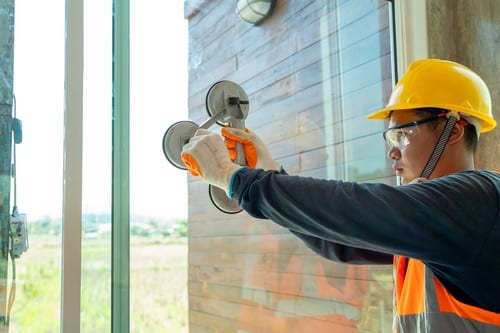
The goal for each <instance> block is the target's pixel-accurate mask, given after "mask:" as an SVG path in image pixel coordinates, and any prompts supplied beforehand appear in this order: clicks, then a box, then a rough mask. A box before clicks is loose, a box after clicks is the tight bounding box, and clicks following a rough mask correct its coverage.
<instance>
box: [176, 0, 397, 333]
mask: <svg viewBox="0 0 500 333" xmlns="http://www.w3.org/2000/svg"><path fill="white" fill-rule="evenodd" d="M234 7H235V3H234V1H208V0H207V1H202V0H201V1H200V0H198V1H195V0H193V1H189V0H188V1H186V2H185V15H186V18H187V19H188V20H189V118H190V119H191V120H193V121H196V122H198V123H201V122H203V121H204V120H205V119H207V117H208V115H207V113H206V110H205V97H206V93H207V91H208V89H209V88H210V86H211V85H212V84H214V83H215V82H217V81H220V80H231V81H234V82H236V83H238V84H240V85H241V86H242V87H243V89H244V90H245V91H246V92H247V94H248V95H249V99H250V113H249V115H248V118H247V120H246V125H247V127H248V128H251V129H252V130H254V131H255V132H257V133H258V134H259V135H260V136H261V138H262V139H263V140H264V141H265V142H266V143H267V144H268V145H269V149H270V150H271V152H272V153H273V156H275V157H276V158H277V159H279V160H280V162H281V163H282V164H283V166H284V167H285V169H286V170H287V171H288V172H289V173H292V174H300V175H307V176H315V177H321V178H332V177H336V178H342V179H345V180H356V181H384V182H387V183H394V180H395V178H394V176H393V175H392V174H391V171H390V168H389V167H388V165H387V162H386V158H385V147H384V144H383V142H382V139H381V137H380V132H381V131H382V129H383V127H384V124H383V122H372V121H368V120H366V119H365V117H366V114H368V113H369V112H371V111H373V110H376V109H377V108H380V107H382V106H383V105H384V102H385V101H386V100H387V97H388V95H389V93H390V90H391V87H392V84H393V83H392V70H391V68H392V64H391V57H392V55H391V43H390V27H389V19H390V16H389V8H388V4H387V2H386V1H384V0H379V1H373V0H351V1H314V0H307V1H306V0H304V1H278V2H277V7H276V8H275V11H274V13H273V15H272V17H270V18H269V19H268V20H267V21H265V22H264V23H263V24H262V25H260V26H252V25H249V24H248V23H245V22H243V21H242V20H240V19H239V18H238V17H237V15H236V14H235V8H234ZM212 129H213V130H214V131H220V128H217V126H214V127H213V128H212ZM391 274H392V273H391V269H390V268H388V267H371V266H353V265H342V264H336V263H333V262H331V261H328V260H326V259H323V258H320V257H319V256H317V255H315V254H313V253H312V252H311V251H310V250H308V249H307V248H306V247H305V246H304V245H303V244H302V243H301V241H299V240H297V239H296V238H294V237H293V236H292V235H291V234H290V233H289V232H288V231H287V230H285V229H283V228H281V227H279V226H277V225H275V224H273V223H272V222H269V221H265V220H255V219H252V218H250V217H249V216H248V215H247V214H246V213H244V212H243V213H239V214H234V215H228V214H224V213H221V212H219V211H218V210H217V209H216V208H215V207H214V206H212V204H211V202H210V199H209V197H208V187H207V186H206V185H205V184H204V183H203V182H201V181H200V180H198V179H196V178H193V177H190V178H189V309H190V310H189V328H190V332H191V333H205V332H266V333H271V332H287V333H290V332H291V333H294V332H387V331H389V330H390V327H391V320H392V319H391V317H392V308H391V306H392V275H391Z"/></svg>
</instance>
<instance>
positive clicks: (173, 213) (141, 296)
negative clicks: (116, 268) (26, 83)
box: [130, 0, 188, 333]
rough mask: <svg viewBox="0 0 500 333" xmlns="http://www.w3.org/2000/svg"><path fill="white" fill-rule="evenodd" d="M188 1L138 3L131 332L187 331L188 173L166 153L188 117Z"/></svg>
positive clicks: (133, 35)
mask: <svg viewBox="0 0 500 333" xmlns="http://www.w3.org/2000/svg"><path fill="white" fill-rule="evenodd" d="M183 8H184V7H183V2H182V1H156V0H133V1H131V2H130V13H131V14H130V124H131V125H130V214H131V215H130V243H131V247H130V328H131V332H139V331H141V332H172V333H180V332H187V313H188V311H187V237H186V236H187V234H186V231H187V230H186V227H187V222H186V221H187V173H186V172H185V171H183V170H180V169H177V168H173V167H172V166H171V165H170V164H169V163H168V162H167V160H166V158H165V156H164V155H163V151H162V139H163V135H164V132H165V130H166V129H167V128H168V126H170V124H172V123H174V122H176V121H180V120H186V119H187V102H186V100H187V97H186V95H187V21H186V20H185V19H184V15H183Z"/></svg>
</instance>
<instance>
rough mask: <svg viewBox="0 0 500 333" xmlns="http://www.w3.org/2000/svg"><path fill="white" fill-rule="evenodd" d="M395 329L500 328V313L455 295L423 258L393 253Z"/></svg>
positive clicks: (431, 331)
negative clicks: (465, 301)
mask: <svg viewBox="0 0 500 333" xmlns="http://www.w3.org/2000/svg"><path fill="white" fill-rule="evenodd" d="M394 275H395V277H394V278H395V288H394V289H395V290H394V293H395V295H394V296H395V297H394V303H395V304H394V309H395V318H394V326H395V327H394V331H395V332H398V333H407V332H411V333H416V332H425V333H434V332H435V333H448V332H460V333H462V332H465V333H468V332H477V333H479V332H481V333H483V332H484V333H490V332H491V333H493V332H495V333H499V332H500V313H496V312H491V311H487V310H484V309H481V308H478V307H476V306H471V305H468V304H465V303H462V302H460V301H459V300H457V299H455V298H454V297H453V296H452V295H451V294H450V293H449V292H448V291H447V290H446V289H445V287H444V286H443V285H442V284H441V282H439V280H438V279H437V278H436V276H435V275H434V274H433V273H432V271H431V270H430V269H429V268H428V267H426V266H425V265H424V263H423V262H421V261H419V260H416V259H409V258H406V257H400V256H394Z"/></svg>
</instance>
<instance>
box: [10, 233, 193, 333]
mask: <svg viewBox="0 0 500 333" xmlns="http://www.w3.org/2000/svg"><path fill="white" fill-rule="evenodd" d="M29 243H30V244H29V246H30V248H29V249H28V251H27V252H26V253H24V254H23V255H22V256H21V258H19V259H17V260H16V262H15V264H16V284H15V298H14V302H13V304H12V308H11V314H10V326H9V330H10V332H26V333H30V332H33V333H45V332H47V333H48V332H59V331H60V299H61V239H60V237H59V236H47V235H44V236H36V235H30V240H29ZM9 270H10V273H12V269H11V267H9ZM11 278H12V274H11ZM10 282H11V280H10V281H9V285H10V286H12V284H11V283H10ZM187 318H188V302H187V240H186V239H185V238H181V239H169V238H166V237H132V238H131V249H130V332H134V333H135V332H166V333H169V332H172V333H183V332H187V331H188V329H187V325H188V323H187ZM110 331H111V244H110V237H109V236H107V237H106V236H104V237H103V236H101V237H100V238H95V239H84V241H83V243H82V290H81V332H89V333H90V332H92V333H100V332H103V333H105V332H110Z"/></svg>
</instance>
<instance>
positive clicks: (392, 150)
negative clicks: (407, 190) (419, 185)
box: [384, 110, 440, 185]
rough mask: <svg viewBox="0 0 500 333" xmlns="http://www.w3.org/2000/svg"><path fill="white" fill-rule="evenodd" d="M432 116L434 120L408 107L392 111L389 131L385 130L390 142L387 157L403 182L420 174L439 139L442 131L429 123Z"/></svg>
mask: <svg viewBox="0 0 500 333" xmlns="http://www.w3.org/2000/svg"><path fill="white" fill-rule="evenodd" d="M430 118H434V119H435V117H428V118H422V117H421V116H419V115H417V113H416V112H412V111H408V110H405V111H394V112H392V114H391V117H390V119H389V126H388V130H387V131H386V132H385V133H384V137H385V139H386V142H387V143H388V144H389V150H388V152H387V158H388V159H390V160H391V161H392V168H393V169H394V170H395V171H396V175H397V176H398V177H400V180H401V184H403V185H406V184H408V183H410V182H411V181H412V180H414V179H415V178H418V177H420V175H421V173H422V171H423V170H424V167H425V165H426V163H427V160H428V159H429V157H430V155H431V153H432V150H433V149H434V146H435V145H436V143H437V141H438V137H439V131H438V130H436V129H435V128H434V127H433V126H431V125H429V122H428V121H427V119H429V120H431V119H430ZM413 122H416V123H413ZM438 128H440V127H438Z"/></svg>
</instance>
